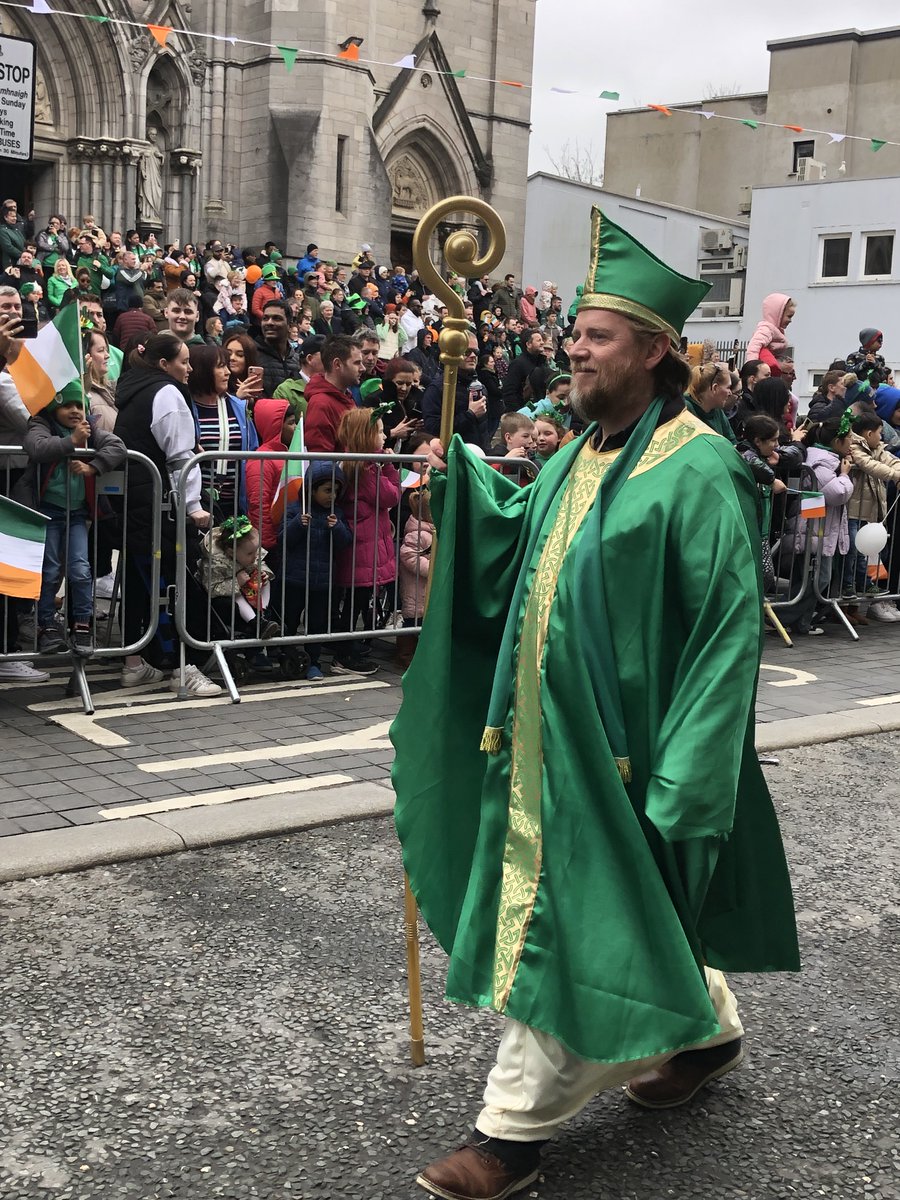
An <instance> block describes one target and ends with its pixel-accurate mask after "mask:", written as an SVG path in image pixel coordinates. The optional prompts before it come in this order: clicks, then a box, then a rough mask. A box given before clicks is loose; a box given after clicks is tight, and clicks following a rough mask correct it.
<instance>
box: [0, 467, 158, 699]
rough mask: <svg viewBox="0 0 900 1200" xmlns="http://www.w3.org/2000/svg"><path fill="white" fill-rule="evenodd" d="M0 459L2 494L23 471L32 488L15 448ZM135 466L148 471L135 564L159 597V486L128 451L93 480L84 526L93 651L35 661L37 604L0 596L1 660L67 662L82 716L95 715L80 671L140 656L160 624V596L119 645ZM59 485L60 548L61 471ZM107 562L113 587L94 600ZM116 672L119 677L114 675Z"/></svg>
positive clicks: (60, 623)
mask: <svg viewBox="0 0 900 1200" xmlns="http://www.w3.org/2000/svg"><path fill="white" fill-rule="evenodd" d="M76 457H77V458H80V459H84V460H86V461H88V462H90V460H91V459H92V458H93V457H94V451H92V450H87V449H86V450H83V451H78V453H77V455H76ZM0 461H3V462H4V465H3V466H2V467H0V472H2V474H0V479H2V489H3V494H4V495H5V496H7V497H10V493H11V491H12V490H13V488H14V487H15V486H16V484H17V483H18V481H19V479H21V478H22V477H24V476H25V475H26V472H29V471H32V470H33V471H35V472H36V478H37V480H38V485H39V479H40V467H33V466H30V465H29V464H28V460H27V458H26V457H25V455H24V454H23V452H22V448H21V446H0ZM136 468H137V469H140V470H142V471H146V472H147V473H148V475H149V477H150V484H151V491H152V511H151V535H150V544H149V546H147V547H146V548H145V551H144V552H142V553H141V555H140V557H141V559H142V560H145V562H143V564H142V569H141V577H142V579H143V580H144V581H145V584H146V589H147V591H148V593H149V596H150V597H151V598H155V597H158V596H159V589H160V546H161V541H160V539H161V530H162V521H163V519H164V516H163V499H162V498H163V487H162V480H161V478H160V474H159V471H158V470H157V468H156V466H155V464H154V463H153V462H151V460H150V459H149V458H147V457H145V456H144V455H143V454H138V453H137V452H136V451H133V450H129V451H127V454H126V459H125V462H124V463H123V465H122V467H121V468H120V469H119V470H117V471H111V472H109V473H107V474H105V475H98V476H95V477H94V489H95V494H96V497H97V504H98V517H97V519H95V520H90V528H89V533H88V554H89V558H90V563H91V604H92V613H93V622H92V623H93V636H94V648H93V651H92V653H91V654H90V655H87V656H85V655H81V654H76V653H74V652H73V651H72V649H71V648H70V647H68V646H66V647H65V648H63V649H62V650H60V651H58V652H54V653H53V654H45V655H42V654H41V652H40V650H39V647H38V636H39V630H38V625H37V602H33V601H29V600H16V599H11V598H10V597H9V596H0V618H2V622H3V624H2V626H0V630H2V641H0V651H2V652H0V662H29V661H31V660H33V659H36V658H37V659H40V660H41V661H42V662H46V663H50V662H52V661H54V660H59V661H63V662H67V663H68V664H69V665H70V666H71V668H72V675H71V677H70V679H69V683H68V685H67V694H68V695H73V696H74V695H76V694H77V695H78V696H79V697H80V698H81V702H82V704H83V706H84V711H85V712H86V713H88V714H90V713H92V712H93V711H94V705H93V700H92V698H91V691H90V686H89V683H88V677H87V674H86V667H87V665H88V664H91V663H97V662H100V663H101V664H103V663H104V660H107V659H118V658H123V657H124V656H126V655H132V654H140V652H141V651H142V650H143V649H144V648H145V647H146V646H147V645H148V644H149V643H150V641H151V640H152V639H153V637H154V636H155V634H156V632H157V627H158V624H159V618H160V608H161V605H164V604H165V599H164V598H162V599H161V600H158V601H157V602H156V603H153V601H152V599H151V602H150V606H149V616H148V619H147V621H146V623H145V628H144V629H143V632H142V633H141V635H140V637H138V638H136V639H134V640H133V641H132V642H131V643H130V644H126V642H125V637H124V622H123V620H122V614H123V612H124V610H125V607H126V605H127V604H128V594H129V583H128V581H127V575H128V574H130V572H126V570H125V567H126V564H127V561H128V559H127V556H128V554H129V548H128V536H127V535H128V516H129V514H128V508H129V505H128V475H129V472H130V471H132V470H134V469H136ZM65 480H66V510H65V546H68V544H69V537H70V532H71V526H72V520H71V518H72V513H71V507H72V506H71V500H70V496H71V482H72V476H71V475H70V473H69V472H68V471H66V472H65ZM10 498H14V497H10ZM119 504H120V511H118V512H116V511H115V508H116V507H118V506H119ZM100 508H102V509H103V510H104V512H103V513H100V512H99V509H100ZM167 516H168V519H171V515H167ZM130 552H131V553H132V554H134V555H136V554H137V551H136V549H135V548H134V547H133V548H132V549H131V551H130ZM114 555H117V556H118V561H117V564H116V566H115V570H114V571H113V569H112V559H113V556H114ZM63 558H64V561H63V564H62V566H61V570H60V577H59V581H58V584H57V592H58V594H57V604H58V603H59V599H60V596H59V589H60V585H62V589H63V590H62V607H61V608H58V609H57V614H56V618H55V622H56V624H57V628H58V630H59V632H60V634H63V630H64V628H65V625H66V624H67V622H66V621H65V613H66V611H67V609H68V608H69V605H70V596H69V582H68V579H67V571H66V565H67V564H66V563H65V555H64V556H63ZM107 564H108V565H109V568H110V569H109V570H108V571H104V573H103V574H104V576H107V575H109V574H114V583H113V586H112V588H111V594H109V595H102V596H100V595H98V594H97V580H98V571H97V569H96V568H97V566H98V565H99V566H101V567H103V566H104V565H107ZM132 577H133V576H132ZM104 608H105V609H106V611H105V612H104V611H103V610H104ZM104 622H105V631H104V632H102V633H101V629H100V627H101V625H103V624H104ZM13 629H15V630H16V642H15V644H16V646H17V647H18V648H17V649H14V648H13V647H12V646H10V645H8V642H9V641H10V639H11V637H12V630H13ZM116 673H117V674H118V671H117V672H116Z"/></svg>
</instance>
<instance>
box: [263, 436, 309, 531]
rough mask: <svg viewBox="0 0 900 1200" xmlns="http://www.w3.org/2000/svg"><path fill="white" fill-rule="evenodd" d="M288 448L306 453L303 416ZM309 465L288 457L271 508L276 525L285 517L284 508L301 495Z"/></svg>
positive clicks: (293, 451) (294, 451) (295, 452)
mask: <svg viewBox="0 0 900 1200" xmlns="http://www.w3.org/2000/svg"><path fill="white" fill-rule="evenodd" d="M288 449H289V450H290V451H291V453H293V454H305V453H306V442H305V441H304V440H303V418H302V417H301V418H300V420H299V421H298V422H297V428H296V429H295V430H294V436H293V437H292V438H291V444H290V446H289V447H288ZM308 466H309V463H308V462H306V461H298V460H297V459H296V458H295V459H288V460H287V462H286V463H285V464H284V470H283V471H282V472H281V478H280V479H279V481H278V490H277V491H276V493H275V499H274V500H273V501H272V507H271V508H270V510H269V512H270V515H271V517H272V520H273V522H274V523H275V524H276V525H277V524H278V523H279V522H280V521H281V520H282V519H283V517H284V510H285V509H286V508H287V506H288V505H289V504H290V503H291V501H292V500H296V499H297V497H298V496H299V495H300V492H301V490H302V488H303V479H304V476H305V475H306V468H307V467H308Z"/></svg>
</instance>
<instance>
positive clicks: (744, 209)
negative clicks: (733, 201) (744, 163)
mask: <svg viewBox="0 0 900 1200" xmlns="http://www.w3.org/2000/svg"><path fill="white" fill-rule="evenodd" d="M740 196H741V198H740V200H738V212H739V213H740V214H741V216H746V215H747V213H749V212H750V209H751V208H752V205H753V188H752V187H742V188H741V191H740Z"/></svg>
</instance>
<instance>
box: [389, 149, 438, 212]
mask: <svg viewBox="0 0 900 1200" xmlns="http://www.w3.org/2000/svg"><path fill="white" fill-rule="evenodd" d="M388 178H389V179H390V181H391V190H392V193H393V199H392V205H393V208H394V210H395V211H405V212H425V210H426V209H427V208H429V207H430V206H431V203H432V201H431V188H430V187H429V186H428V179H427V178H426V176H425V172H424V171H423V170H422V168H421V167H420V166H419V164H418V163H417V162H416V160H415V159H414V158H413V157H412V156H411V155H409V154H402V155H400V157H399V158H397V159H395V160H394V162H392V163H391V164H390V166H389V167H388Z"/></svg>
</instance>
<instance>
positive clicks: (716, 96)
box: [703, 81, 744, 104]
mask: <svg viewBox="0 0 900 1200" xmlns="http://www.w3.org/2000/svg"><path fill="white" fill-rule="evenodd" d="M743 91H744V89H743V87H742V86H741V84H740V83H735V82H734V81H732V82H731V83H722V84H718V83H707V84H706V85H705V86H704V88H703V102H704V104H705V103H706V101H707V100H727V99H728V98H729V97H730V96H740V95H742V93H743Z"/></svg>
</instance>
